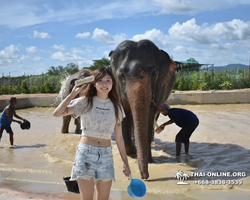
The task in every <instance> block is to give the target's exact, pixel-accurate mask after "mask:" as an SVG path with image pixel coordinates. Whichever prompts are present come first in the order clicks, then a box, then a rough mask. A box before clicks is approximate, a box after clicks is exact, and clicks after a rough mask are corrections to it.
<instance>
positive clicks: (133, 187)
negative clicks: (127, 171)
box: [127, 176, 147, 198]
mask: <svg viewBox="0 0 250 200" xmlns="http://www.w3.org/2000/svg"><path fill="white" fill-rule="evenodd" d="M130 180H131V182H130V184H129V186H128V188H127V192H128V194H129V196H130V197H132V198H138V197H143V196H144V195H145V194H146V191H147V189H146V186H145V184H144V182H143V181H141V180H139V179H133V178H132V177H131V176H130Z"/></svg>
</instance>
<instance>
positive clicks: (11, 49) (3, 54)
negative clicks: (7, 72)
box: [0, 44, 20, 66]
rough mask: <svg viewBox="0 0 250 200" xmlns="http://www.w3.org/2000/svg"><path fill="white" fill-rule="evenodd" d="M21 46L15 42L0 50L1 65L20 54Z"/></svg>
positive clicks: (6, 63)
mask: <svg viewBox="0 0 250 200" xmlns="http://www.w3.org/2000/svg"><path fill="white" fill-rule="evenodd" d="M19 52H20V50H19V48H18V47H17V46H15V45H13V44H11V45H10V46H8V47H6V48H5V49H4V50H2V51H0V66H1V65H8V64H9V63H11V62H12V60H14V59H17V58H18V56H19Z"/></svg>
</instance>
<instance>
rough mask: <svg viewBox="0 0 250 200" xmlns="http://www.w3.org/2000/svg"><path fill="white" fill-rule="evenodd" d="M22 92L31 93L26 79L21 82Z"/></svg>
mask: <svg viewBox="0 0 250 200" xmlns="http://www.w3.org/2000/svg"><path fill="white" fill-rule="evenodd" d="M21 93H24V94H29V88H28V85H27V82H26V80H23V81H22V83H21Z"/></svg>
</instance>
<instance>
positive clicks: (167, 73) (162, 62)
mask: <svg viewBox="0 0 250 200" xmlns="http://www.w3.org/2000/svg"><path fill="white" fill-rule="evenodd" d="M158 56H159V57H158V60H159V75H158V78H157V90H158V92H156V94H155V98H156V99H155V100H156V102H157V105H161V104H163V103H164V102H165V101H166V100H167V98H168V97H169V95H170V93H171V90H172V88H173V87H174V84H175V78H176V75H175V70H176V68H177V66H176V64H175V62H174V61H173V60H172V59H171V58H170V56H169V55H168V53H166V52H165V51H163V50H160V51H159V55H158Z"/></svg>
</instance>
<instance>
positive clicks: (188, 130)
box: [175, 120, 199, 144]
mask: <svg viewBox="0 0 250 200" xmlns="http://www.w3.org/2000/svg"><path fill="white" fill-rule="evenodd" d="M198 125H199V120H197V121H196V122H195V123H193V124H191V125H190V126H187V127H182V129H181V130H180V131H179V133H178V134H177V135H176V137H175V142H181V143H184V144H185V143H189V138H190V137H191V135H192V133H193V132H194V130H195V129H196V128H197V126H198Z"/></svg>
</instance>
